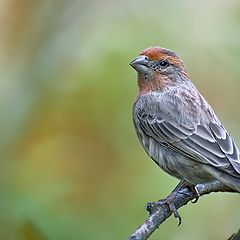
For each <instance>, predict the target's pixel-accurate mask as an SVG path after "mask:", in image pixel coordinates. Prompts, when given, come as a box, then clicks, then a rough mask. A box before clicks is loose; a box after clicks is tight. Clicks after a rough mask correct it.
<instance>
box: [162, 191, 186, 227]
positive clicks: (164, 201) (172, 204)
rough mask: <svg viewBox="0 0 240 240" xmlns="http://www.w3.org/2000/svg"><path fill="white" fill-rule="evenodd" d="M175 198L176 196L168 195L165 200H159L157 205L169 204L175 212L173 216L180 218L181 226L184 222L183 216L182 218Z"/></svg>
mask: <svg viewBox="0 0 240 240" xmlns="http://www.w3.org/2000/svg"><path fill="white" fill-rule="evenodd" d="M170 196H171V195H170ZM173 200H174V198H171V197H167V198H165V199H163V200H159V201H158V202H157V205H158V206H162V205H167V206H168V207H169V209H170V211H171V213H173V216H174V217H175V218H177V219H178V226H180V225H181V223H182V218H181V216H180V214H179V212H178V211H177V208H176V207H175V205H174V201H173Z"/></svg>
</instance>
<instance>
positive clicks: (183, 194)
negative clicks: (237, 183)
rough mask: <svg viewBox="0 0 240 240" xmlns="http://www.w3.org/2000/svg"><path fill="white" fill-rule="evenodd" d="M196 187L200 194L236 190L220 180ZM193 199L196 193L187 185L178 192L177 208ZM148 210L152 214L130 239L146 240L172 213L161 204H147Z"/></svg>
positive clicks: (175, 201)
mask: <svg viewBox="0 0 240 240" xmlns="http://www.w3.org/2000/svg"><path fill="white" fill-rule="evenodd" d="M196 189H197V191H198V193H199V195H200V196H202V195H206V194H209V193H211V192H235V191H234V190H232V189H230V188H228V187H226V186H225V185H223V184H222V183H220V182H218V181H214V182H211V183H206V184H198V185H196ZM193 199H194V195H193V193H192V191H191V190H190V189H189V188H188V187H185V188H182V189H181V190H180V191H178V192H177V195H176V198H175V200H174V205H175V207H176V209H179V208H180V207H182V206H184V205H186V204H187V203H188V202H189V201H191V200H193ZM147 210H148V211H149V213H150V216H149V217H148V218H147V219H146V220H145V222H144V223H143V224H142V225H141V226H139V227H138V229H137V230H136V231H135V232H133V233H132V234H131V235H130V236H129V238H128V240H144V239H147V238H149V236H150V235H151V234H152V233H153V232H154V231H155V230H156V229H157V228H158V227H159V225H161V224H162V223H163V222H164V221H165V220H166V219H167V218H168V217H170V216H171V214H172V212H171V211H170V209H169V207H168V205H161V206H159V205H152V204H147ZM234 240H236V239H234Z"/></svg>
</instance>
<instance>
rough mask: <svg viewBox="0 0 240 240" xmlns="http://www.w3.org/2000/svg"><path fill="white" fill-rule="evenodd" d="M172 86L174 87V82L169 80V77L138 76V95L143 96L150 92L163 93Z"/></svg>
mask: <svg viewBox="0 0 240 240" xmlns="http://www.w3.org/2000/svg"><path fill="white" fill-rule="evenodd" d="M174 85H176V82H175V81H174V80H173V79H171V78H169V76H165V75H160V74H159V75H158V76H151V75H145V74H139V75H138V87H139V95H144V94H147V93H149V92H152V91H164V90H166V89H167V88H169V87H171V86H174Z"/></svg>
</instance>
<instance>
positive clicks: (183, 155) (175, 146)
mask: <svg viewBox="0 0 240 240" xmlns="http://www.w3.org/2000/svg"><path fill="white" fill-rule="evenodd" d="M130 65H131V66H132V67H133V68H134V69H135V70H136V71H137V73H138V86H139V94H138V97H137V99H136V101H135V103H134V105H133V111H132V114H133V121H134V125H135V129H136V132H137V135H138V137H139V139H140V141H141V143H142V146H143V148H144V150H145V151H146V152H147V154H148V155H149V156H150V157H151V158H152V159H153V160H154V162H155V163H156V164H157V165H158V166H159V167H161V168H162V169H163V170H164V171H165V172H167V173H168V174H170V175H172V176H174V177H176V178H178V179H180V180H182V181H181V183H183V182H185V183H186V182H187V183H188V184H189V185H191V186H194V185H196V184H199V183H207V182H210V181H213V180H218V181H220V182H221V183H223V184H224V185H226V186H228V187H230V188H231V189H234V190H236V191H237V192H240V155H239V150H238V148H237V146H236V144H235V143H234V141H233V140H232V139H231V137H230V136H229V134H228V132H227V131H226V129H225V128H224V127H223V125H222V124H221V122H220V121H219V119H218V117H217V116H216V114H215V113H214V111H213V109H212V108H211V106H210V105H209V104H208V103H207V101H206V100H205V99H204V98H203V96H202V95H201V94H200V93H199V92H198V90H197V89H196V87H195V86H194V85H193V83H192V82H191V80H190V78H189V76H188V73H187V71H186V69H185V67H184V64H183V61H182V60H181V58H180V57H179V56H178V55H177V54H176V53H174V52H172V51H170V50H168V49H165V48H160V47H150V48H147V49H145V50H144V51H142V52H141V54H140V56H138V57H137V58H135V59H134V60H133V61H132V62H131V63H130ZM180 185H181V184H180ZM173 208H174V207H173ZM173 210H174V209H173Z"/></svg>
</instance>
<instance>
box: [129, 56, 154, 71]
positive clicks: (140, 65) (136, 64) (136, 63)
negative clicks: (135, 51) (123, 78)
mask: <svg viewBox="0 0 240 240" xmlns="http://www.w3.org/2000/svg"><path fill="white" fill-rule="evenodd" d="M148 63H149V59H148V57H147V56H145V55H141V56H139V57H137V58H135V59H134V60H133V61H132V62H131V63H130V66H131V67H133V68H134V69H135V70H136V71H137V72H138V73H143V74H148V73H149V69H150V68H149V66H148Z"/></svg>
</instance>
